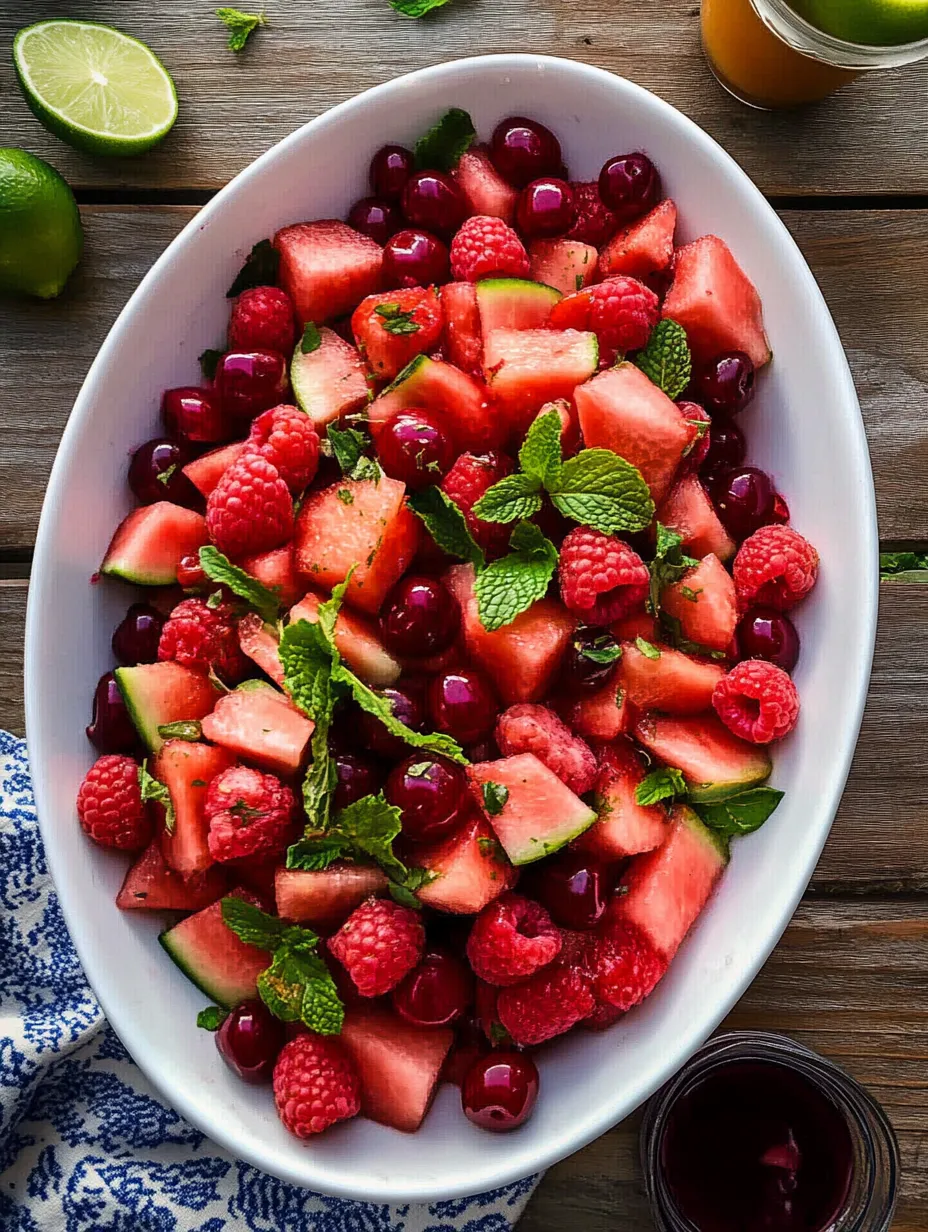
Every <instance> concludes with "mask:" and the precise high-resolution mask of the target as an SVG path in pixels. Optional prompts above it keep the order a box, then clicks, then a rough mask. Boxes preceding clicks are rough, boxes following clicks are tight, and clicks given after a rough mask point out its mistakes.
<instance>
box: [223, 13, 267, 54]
mask: <svg viewBox="0 0 928 1232" xmlns="http://www.w3.org/2000/svg"><path fill="white" fill-rule="evenodd" d="M216 16H217V17H218V18H219V20H220V21H221V22H222V23H223V24H224V25H226V26H228V27H229V49H230V51H235V52H239V51H244V50H245V44H246V43H247V42H248V40H249V38H250V37H251V36H252V34H254V32H255V30H257V28H258V26H265V25H267V18H266V17H265V16H264V14H263V13H242V12H241V11H240V10H239V9H217V10H216Z"/></svg>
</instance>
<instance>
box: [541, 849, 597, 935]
mask: <svg viewBox="0 0 928 1232" xmlns="http://www.w3.org/2000/svg"><path fill="white" fill-rule="evenodd" d="M611 888H612V886H611V882H609V880H608V879H607V878H606V876H605V873H604V869H603V867H602V865H601V864H598V863H596V861H594V860H591V859H590V857H589V856H587V855H584V854H583V853H582V852H573V851H568V852H565V853H564V854H562V855H558V856H555V858H554V859H553V860H545V861H544V863H542V864H540V865H539V866H538V868H537V869H536V870H535V871H534V873H533V875H532V890H533V893H534V896H535V897H536V898H537V899H538V901H539V902H540V903H541V905H542V906H543V907H547V909H548V911H549V913H550V915H551V918H552V920H554V922H555V924H559V925H560V926H561V928H576V929H586V928H592V927H593V925H594V924H596V922H597V921H598V920H599V919H600V917H601V916H602V914H603V912H604V911H605V910H606V904H607V902H608V896H609V891H610V889H611Z"/></svg>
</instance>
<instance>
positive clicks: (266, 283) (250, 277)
mask: <svg viewBox="0 0 928 1232" xmlns="http://www.w3.org/2000/svg"><path fill="white" fill-rule="evenodd" d="M279 269H280V253H279V252H278V251H277V249H276V248H275V247H274V245H273V244H272V243H271V241H270V240H258V242H257V244H255V246H254V248H252V250H251V253H250V254H249V256H248V260H247V261H246V262H245V264H244V265H243V266H242V268H241V269H240V270H239V272H238V273H237V274H236V276H235V281H234V282H233V283H232V285H231V287H229V289H228V291H226V299H234V298H235V297H236V295H241V293H242V292H243V291H250V290H251V288H252V287H270V286H275V285H276V283H277V272H278V270H279Z"/></svg>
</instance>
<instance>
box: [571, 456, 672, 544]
mask: <svg viewBox="0 0 928 1232" xmlns="http://www.w3.org/2000/svg"><path fill="white" fill-rule="evenodd" d="M548 491H549V493H550V494H551V500H552V501H553V503H554V506H555V508H557V509H558V510H560V512H561V513H563V514H564V516H565V517H568V518H572V519H573V520H574V521H575V522H580V523H581V524H582V525H584V526H592V527H593V528H594V529H595V530H600V531H602V532H603V534H606V535H615V534H619V533H621V532H623V531H639V530H645V529H646V528H647V527H648V526H649V525H650V523H651V519H652V518H653V517H654V502H653V501H652V499H651V493H650V492H649V491H648V485H647V484H646V483H645V481H644V479H642V477H641V472H640V471H639V470H638V468H637V467H634V466H632V465H631V463H630V462H626V461H625V459H624V458H620V457H619V456H618V454H615V453H613V452H612V450H611V449H582V450H581V451H580V453H578V454H577V455H576V456H575V457H573V458H568V459H567V461H566V462H565V463H564V464H563V466H562V467H561V469H560V473H559V475H558V477H557V481H556V482H555V483H554V484H549V485H548Z"/></svg>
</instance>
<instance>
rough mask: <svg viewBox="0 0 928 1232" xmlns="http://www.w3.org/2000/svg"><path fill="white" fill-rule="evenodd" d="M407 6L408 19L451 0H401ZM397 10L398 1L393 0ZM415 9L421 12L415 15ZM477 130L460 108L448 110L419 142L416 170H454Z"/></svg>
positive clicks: (405, 7)
mask: <svg viewBox="0 0 928 1232" xmlns="http://www.w3.org/2000/svg"><path fill="white" fill-rule="evenodd" d="M400 2H401V3H402V4H403V5H404V7H403V8H401V9H398V11H399V12H404V13H405V15H406V16H407V17H421V16H422V15H423V13H427V12H428V11H429V10H430V9H433V8H437V7H438V6H439V5H440V4H443V3H446V2H447V0H400ZM390 3H391V4H393V7H394V8H397V0H390ZM411 10H417V11H415V12H413V11H411ZM476 136H477V130H476V129H475V128H474V122H473V120H472V119H471V118H470V116H469V115H468V114H467V112H466V111H462V110H461V108H460V107H452V108H451V109H450V111H446V112H445V114H444V115H443V116H442V118H441V119H440V120H439V121H438V123H437V124H436V125H435V126H434V127H433V128H430V129H429V131H428V132H427V133H426V134H425V136H423V137H420V138H419V140H418V141H417V142H416V167H417V168H418V169H419V170H420V171H450V170H451V169H452V167H456V166H457V164H458V162H459V161H460V158H461V155H462V154H466V152H467V151H468V150H469V149H470V147H471V145H473V143H474V139H475V138H476Z"/></svg>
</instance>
